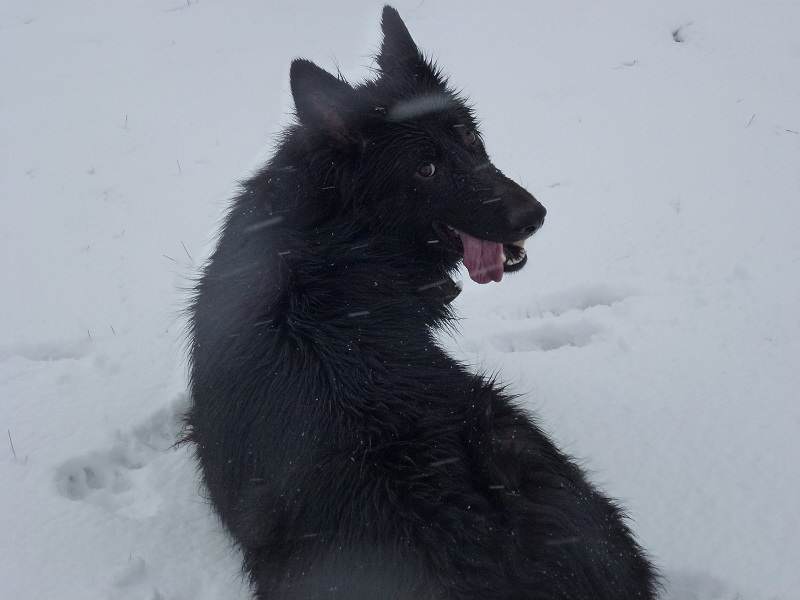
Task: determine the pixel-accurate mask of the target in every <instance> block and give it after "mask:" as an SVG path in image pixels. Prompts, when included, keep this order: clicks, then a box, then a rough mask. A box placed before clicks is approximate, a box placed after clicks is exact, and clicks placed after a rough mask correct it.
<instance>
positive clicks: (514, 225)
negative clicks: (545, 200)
mask: <svg viewBox="0 0 800 600" xmlns="http://www.w3.org/2000/svg"><path fill="white" fill-rule="evenodd" d="M510 212H511V214H510V215H509V216H510V219H509V220H510V225H511V229H513V230H514V231H516V232H519V235H520V238H521V239H522V238H526V237H530V236H532V235H533V234H534V233H536V232H537V231H538V230H539V229H540V228H541V227H542V225H544V218H545V216H546V215H547V209H546V208H545V207H544V206H542V205H541V204H539V202H538V200H535V199H534V198H533V197H531V198H529V199H527V201H526V202H525V203H524V204H522V205H521V206H517V207H515V209H512V210H511V211H510Z"/></svg>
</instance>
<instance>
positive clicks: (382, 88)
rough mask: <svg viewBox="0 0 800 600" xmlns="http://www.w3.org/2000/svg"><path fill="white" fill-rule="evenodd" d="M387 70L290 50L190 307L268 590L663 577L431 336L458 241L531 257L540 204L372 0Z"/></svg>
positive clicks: (498, 399)
mask: <svg viewBox="0 0 800 600" xmlns="http://www.w3.org/2000/svg"><path fill="white" fill-rule="evenodd" d="M383 28H384V34H385V37H384V42H383V46H382V49H381V54H380V56H379V58H378V64H379V66H380V69H381V75H380V77H379V78H378V79H377V80H375V81H372V82H367V83H365V84H362V85H360V86H357V87H355V88H353V87H351V86H350V85H349V84H347V83H346V82H344V81H342V80H340V79H337V78H335V77H333V76H331V75H329V74H327V73H326V72H324V71H322V70H321V69H319V67H316V66H315V65H313V63H309V62H307V61H295V63H293V65H292V72H291V80H292V91H293V94H294V98H295V103H296V106H297V112H298V119H299V123H298V125H297V126H295V127H293V128H291V129H290V130H289V131H287V132H286V135H285V137H284V139H283V141H282V143H281V145H280V147H279V149H278V151H277V152H276V155H275V156H274V158H273V159H272V160H271V161H270V163H269V164H268V165H267V166H266V167H265V168H264V169H263V170H262V171H261V172H260V173H258V174H257V175H256V176H255V177H253V178H252V179H251V180H250V181H248V182H246V183H245V185H244V186H243V189H242V192H241V193H240V194H239V195H238V196H237V198H236V199H235V201H234V204H233V207H232V209H231V212H230V214H229V215H228V218H227V220H226V223H225V226H224V228H223V231H222V235H221V237H220V240H219V244H218V247H217V249H216V251H215V253H214V255H213V256H212V258H211V260H210V261H209V263H208V265H207V266H206V268H205V270H204V273H203V277H202V278H201V280H200V282H199V284H198V287H197V290H196V297H195V300H194V303H193V306H192V320H191V326H192V330H191V336H192V343H191V385H192V395H193V406H192V408H191V410H190V413H189V415H188V423H189V426H190V433H189V439H190V440H191V441H192V442H193V443H194V445H195V448H196V453H197V457H198V459H199V462H200V466H201V468H202V473H203V476H204V481H205V483H206V485H207V487H208V490H209V493H210V496H211V499H212V501H213V503H214V506H215V508H216V509H217V511H218V513H219V515H220V516H221V518H222V520H223V522H224V524H225V525H226V527H227V528H228V529H229V530H230V531H231V533H232V534H233V536H234V538H235V539H236V541H237V543H238V544H239V545H240V546H241V548H242V549H243V551H244V555H245V561H246V564H245V567H246V569H247V570H248V572H249V574H250V576H251V578H252V581H253V584H254V588H255V591H256V594H257V595H258V597H259V598H269V599H270V600H274V599H286V600H289V599H292V600H300V599H306V598H322V597H325V598H330V597H334V598H347V599H362V598H363V599H367V598H370V599H373V598H393V599H397V600H406V599H411V598H414V599H426V598H431V599H434V598H437V599H441V598H456V599H467V598H474V599H478V598H480V599H484V600H485V599H490V598H498V599H499V598H504V599H516V598H519V599H522V598H564V599H567V598H569V599H570V600H578V599H586V600H588V599H590V598H591V599H592V600H605V599H608V600H611V599H614V600H619V599H621V598H652V597H654V592H653V589H654V579H653V575H652V570H651V567H650V565H649V564H648V562H647V560H646V559H645V558H644V557H643V555H642V552H641V551H640V549H639V548H638V546H637V545H636V544H635V542H634V541H633V540H632V538H631V535H630V533H629V531H628V530H627V528H626V526H625V524H624V523H623V520H622V518H621V516H620V513H619V511H618V509H617V508H616V507H615V506H614V505H613V504H612V503H611V502H609V501H608V500H607V499H606V498H605V497H603V496H602V495H601V494H599V493H598V492H597V491H595V490H594V489H593V488H592V487H591V486H590V485H589V484H588V483H587V482H586V480H585V479H584V477H583V475H582V473H581V472H580V471H579V470H578V468H577V467H576V466H575V465H574V464H573V463H572V462H571V461H570V460H569V459H568V458H566V457H565V456H564V455H562V454H561V453H560V452H559V451H558V450H557V449H556V448H555V447H554V446H553V445H552V444H551V443H550V442H549V440H548V439H547V438H546V437H545V436H544V435H543V434H542V433H541V431H540V430H539V429H538V428H537V427H536V426H535V425H534V424H533V423H532V422H531V421H530V419H529V418H527V417H526V416H525V415H524V414H523V413H522V412H521V411H520V410H518V409H517V408H515V407H514V406H513V403H512V401H511V398H510V397H509V396H508V395H506V394H504V393H503V391H502V389H501V388H500V387H499V386H497V385H495V384H494V382H492V381H487V380H485V379H484V378H482V377H480V376H478V375H475V374H473V373H470V372H469V371H467V370H466V369H465V368H464V367H463V366H462V365H461V364H459V363H457V362H456V361H454V360H452V359H451V358H450V357H449V356H447V355H446V353H445V352H444V351H442V350H441V349H440V348H439V347H438V346H437V345H436V343H435V330H436V329H437V328H439V327H442V326H444V325H446V324H447V323H448V320H449V319H450V318H451V315H450V309H449V301H450V300H451V299H452V298H453V296H454V295H455V294H456V293H457V290H456V288H455V286H454V284H453V282H452V280H451V279H450V277H449V273H450V272H452V271H453V270H454V269H455V268H456V266H457V265H458V264H459V262H460V261H462V260H463V262H464V263H465V265H466V266H467V269H468V271H469V274H470V276H471V277H472V278H473V279H475V280H476V281H478V282H481V283H486V282H488V281H492V280H494V281H499V280H500V279H502V277H503V274H504V273H505V272H507V271H511V270H516V269H518V268H520V267H521V266H522V265H524V259H525V254H524V249H523V247H522V246H523V244H522V243H523V240H524V239H525V238H527V237H529V236H530V235H532V234H533V233H534V232H535V231H536V230H537V229H538V228H539V227H540V226H541V225H542V222H543V220H544V215H545V211H544V208H543V207H542V206H541V205H540V204H539V203H538V202H537V201H536V200H535V199H534V198H533V196H531V195H530V194H529V193H528V192H527V191H525V190H523V189H522V188H521V187H519V186H518V185H517V184H516V183H514V182H513V181H511V180H509V179H507V178H506V177H505V176H503V174H502V173H501V172H500V171H499V170H497V169H496V168H495V167H494V166H493V165H492V164H491V162H490V161H489V159H488V156H487V155H486V151H485V149H484V148H483V144H482V140H481V138H480V134H479V133H478V129H477V123H476V122H475V120H474V117H473V115H472V113H471V111H470V110H469V109H467V108H466V106H465V105H464V103H463V102H462V101H461V99H460V98H459V97H458V96H457V95H456V94H454V93H453V92H452V91H450V90H449V88H448V87H447V85H446V82H444V81H443V79H442V77H441V76H440V74H439V73H438V72H437V71H436V70H435V69H434V68H433V67H432V66H431V65H430V64H429V63H427V62H425V61H424V60H423V59H422V57H421V56H420V54H419V51H418V50H417V48H416V46H415V45H414V42H413V40H412V39H411V37H410V36H409V34H408V31H407V30H406V28H405V26H404V25H403V23H402V21H401V20H400V18H399V16H398V15H397V13H396V12H395V11H394V10H393V9H391V8H388V7H387V8H386V9H384V16H383Z"/></svg>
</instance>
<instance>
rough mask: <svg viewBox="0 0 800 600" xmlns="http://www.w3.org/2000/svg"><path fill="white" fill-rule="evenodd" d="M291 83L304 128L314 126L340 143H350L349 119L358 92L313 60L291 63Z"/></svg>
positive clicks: (299, 117) (299, 59)
mask: <svg viewBox="0 0 800 600" xmlns="http://www.w3.org/2000/svg"><path fill="white" fill-rule="evenodd" d="M289 82H290V84H291V88H292V97H293V98H294V106H295V109H296V111H297V117H298V119H299V121H300V123H301V124H302V125H306V126H310V127H313V128H315V129H317V130H319V131H323V132H325V133H328V134H330V135H331V136H333V137H334V138H336V139H339V140H341V141H344V140H347V139H348V138H349V135H348V130H349V128H348V120H349V118H348V116H349V114H350V113H351V112H352V111H353V109H354V98H355V91H354V90H353V88H352V87H350V85H348V83H347V82H346V81H342V80H341V79H339V78H337V77H335V76H334V75H331V74H330V73H328V72H327V71H326V70H325V69H322V68H320V67H318V66H317V65H315V64H314V63H313V62H311V61H310V60H305V59H302V58H298V59H296V60H294V61H292V67H291V69H290V71H289Z"/></svg>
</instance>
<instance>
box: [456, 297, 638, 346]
mask: <svg viewBox="0 0 800 600" xmlns="http://www.w3.org/2000/svg"><path fill="white" fill-rule="evenodd" d="M630 295H631V294H630V292H629V291H628V290H624V289H622V288H619V287H615V286H609V285H604V284H595V285H583V286H577V287H573V288H569V289H566V290H562V291H560V292H555V293H551V294H546V295H543V296H541V297H539V298H538V299H537V300H536V301H534V302H526V303H524V304H521V303H517V304H516V305H512V306H511V307H510V308H503V309H501V310H499V311H497V312H494V313H493V314H491V315H490V318H492V317H493V318H495V319H497V320H499V321H501V322H510V321H513V328H509V329H508V330H506V331H501V332H500V333H496V334H494V335H492V336H490V337H489V338H488V340H487V339H486V338H481V339H480V340H472V341H471V342H467V347H466V348H465V349H467V350H468V351H478V349H479V348H480V347H482V346H483V345H484V344H485V342H486V341H488V342H489V343H490V344H491V345H492V346H493V347H494V348H495V349H497V350H499V351H500V352H531V351H540V352H548V351H552V350H557V349H559V348H564V347H575V348H580V347H582V346H586V345H588V344H590V343H591V342H592V340H593V339H595V337H596V336H597V335H599V334H601V333H602V332H603V331H604V328H603V326H602V325H601V324H600V322H599V321H598V319H596V318H594V315H595V313H597V311H601V310H603V309H608V308H610V307H612V306H614V305H616V304H618V303H621V302H623V301H625V300H626V299H627V298H628V297H630ZM600 314H602V313H597V315H598V316H599V315H600ZM504 327H506V326H503V325H501V324H499V326H498V327H497V329H501V330H502V329H503V328H504Z"/></svg>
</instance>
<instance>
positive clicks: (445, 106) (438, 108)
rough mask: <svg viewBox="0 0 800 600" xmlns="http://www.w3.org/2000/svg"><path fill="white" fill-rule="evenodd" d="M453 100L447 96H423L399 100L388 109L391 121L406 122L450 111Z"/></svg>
mask: <svg viewBox="0 0 800 600" xmlns="http://www.w3.org/2000/svg"><path fill="white" fill-rule="evenodd" d="M453 106H454V103H453V99H452V98H451V97H450V96H448V95H447V94H423V95H420V96H414V97H413V98H409V99H407V100H401V101H400V102H398V103H397V104H395V105H394V106H392V107H391V108H390V109H389V119H391V120H392V121H408V120H410V119H417V118H419V117H423V116H425V115H428V114H431V113H435V112H442V111H445V110H449V109H452V108H453Z"/></svg>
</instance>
